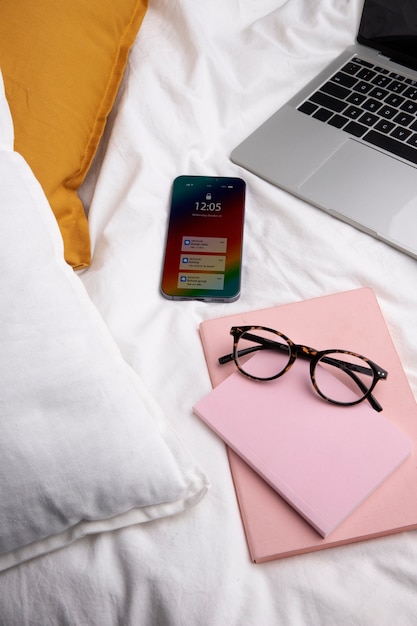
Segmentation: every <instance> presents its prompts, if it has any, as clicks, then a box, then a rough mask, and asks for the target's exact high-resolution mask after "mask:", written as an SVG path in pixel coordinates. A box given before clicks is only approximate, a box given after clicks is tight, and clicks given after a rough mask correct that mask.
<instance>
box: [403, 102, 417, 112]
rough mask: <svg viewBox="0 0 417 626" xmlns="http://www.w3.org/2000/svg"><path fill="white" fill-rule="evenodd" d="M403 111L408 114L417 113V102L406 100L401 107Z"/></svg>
mask: <svg viewBox="0 0 417 626" xmlns="http://www.w3.org/2000/svg"><path fill="white" fill-rule="evenodd" d="M400 109H401V111H406V112H407V113H411V115H414V113H417V102H413V101H412V100H406V101H405V102H404V104H402V105H401V106H400Z"/></svg>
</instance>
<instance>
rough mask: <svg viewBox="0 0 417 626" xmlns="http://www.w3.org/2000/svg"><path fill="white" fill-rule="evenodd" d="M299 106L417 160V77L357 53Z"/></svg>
mask: <svg viewBox="0 0 417 626" xmlns="http://www.w3.org/2000/svg"><path fill="white" fill-rule="evenodd" d="M298 110H299V111H301V112H303V113H306V114H307V115H311V116H312V117H314V118H316V119H317V120H320V121H322V122H325V123H326V124H330V125H331V126H335V127H336V128H340V129H342V130H344V131H346V132H347V133H349V134H350V135H353V136H354V137H361V138H362V139H363V140H364V141H366V142H368V143H370V144H372V145H374V146H376V147H378V148H382V149H384V150H387V152H390V153H391V154H394V155H396V156H398V157H401V158H403V159H406V160H408V161H411V162H412V163H415V164H417V81H413V80H411V79H410V78H407V77H405V76H402V75H401V74H394V73H393V72H389V71H388V70H386V69H385V68H382V67H379V66H377V65H373V64H372V63H369V62H368V61H364V60H363V59H360V58H359V57H354V58H353V59H352V60H351V61H349V62H348V63H346V65H344V66H343V67H342V68H341V69H340V70H339V71H338V72H336V73H335V74H334V75H333V76H332V77H331V78H330V80H329V81H327V82H326V83H325V84H324V85H322V86H321V87H320V89H318V90H317V91H316V92H314V93H313V94H312V95H311V96H310V97H309V98H308V100H306V101H305V102H303V104H301V105H300V106H299V107H298Z"/></svg>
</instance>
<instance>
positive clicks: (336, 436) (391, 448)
mask: <svg viewBox="0 0 417 626" xmlns="http://www.w3.org/2000/svg"><path fill="white" fill-rule="evenodd" d="M264 356H265V355H264V354H259V353H258V354H256V355H254V356H253V357H252V359H251V360H252V361H253V360H256V359H262V360H263V359H264ZM384 382H385V381H384ZM308 383H309V363H308V362H305V361H303V360H302V359H298V360H297V361H296V363H295V364H294V365H293V367H292V368H291V370H290V371H289V372H288V373H287V374H285V376H283V377H282V378H279V379H277V380H274V381H269V382H256V381H252V380H249V379H248V378H245V377H244V376H242V374H240V373H239V372H235V373H233V374H231V376H229V377H228V378H226V380H225V381H223V382H222V383H220V384H219V385H218V386H217V387H216V388H215V389H214V390H213V391H212V392H211V393H210V394H209V395H208V396H206V397H205V398H204V399H203V400H201V401H200V402H198V403H197V404H196V406H195V407H194V411H195V413H196V414H197V415H198V417H200V418H201V419H202V420H203V421H204V422H206V424H208V426H210V428H212V429H213V430H214V431H215V432H216V433H217V434H218V435H219V436H220V437H221V438H222V439H223V440H224V441H225V442H226V443H227V444H228V445H229V446H230V447H231V448H232V449H233V450H234V451H235V452H236V453H237V454H239V456H241V457H242V459H244V460H245V461H246V462H247V463H248V465H250V466H251V467H252V468H253V469H254V470H255V471H256V472H257V473H258V474H259V475H260V476H261V477H262V478H263V479H264V480H266V482H267V483H268V484H269V485H271V487H273V488H274V489H275V491H277V492H278V493H279V494H280V496H281V497H282V498H284V499H285V500H286V501H287V502H288V504H290V505H291V506H292V507H293V508H294V509H295V510H296V511H297V512H298V513H299V514H300V515H302V516H303V517H304V519H306V520H307V521H308V522H309V523H310V524H311V525H312V526H313V528H315V529H316V530H317V532H318V533H320V535H322V537H327V535H329V534H330V533H331V532H332V531H333V530H334V529H335V528H336V527H337V526H339V524H340V523H341V522H343V520H345V519H346V518H347V517H348V515H350V513H352V511H353V510H354V509H356V507H357V506H359V504H361V502H363V501H364V500H365V498H367V497H368V496H369V495H370V494H371V493H372V492H373V491H374V490H375V489H376V488H377V487H378V486H379V485H380V484H381V483H382V482H383V481H384V480H386V478H387V477H388V476H389V475H390V474H391V473H392V472H393V471H394V470H395V469H397V467H398V466H399V465H400V464H401V463H402V462H403V461H404V460H405V459H406V458H407V457H408V456H409V454H410V452H411V442H410V440H409V438H408V437H407V436H406V435H404V433H402V432H401V431H400V430H398V428H396V427H395V426H394V425H393V424H392V423H391V422H390V421H388V420H387V419H385V418H384V417H383V415H382V413H377V412H376V411H374V409H372V408H371V407H370V406H369V404H368V403H367V402H362V403H361V404H357V405H354V406H351V407H341V406H337V405H336V406H335V405H333V404H329V403H327V402H325V401H323V400H322V399H321V398H320V397H319V396H318V395H316V394H315V392H314V390H313V387H312V386H309V385H308Z"/></svg>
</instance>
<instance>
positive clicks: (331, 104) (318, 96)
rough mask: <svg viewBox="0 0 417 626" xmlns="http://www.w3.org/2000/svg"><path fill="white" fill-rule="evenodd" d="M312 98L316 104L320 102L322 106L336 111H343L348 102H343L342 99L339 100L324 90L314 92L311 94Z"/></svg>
mask: <svg viewBox="0 0 417 626" xmlns="http://www.w3.org/2000/svg"><path fill="white" fill-rule="evenodd" d="M310 100H311V101H312V102H314V103H315V104H319V105H320V106H322V107H325V108H326V109H330V111H334V112H335V113H341V112H342V111H343V109H345V108H346V107H347V104H346V102H343V101H342V100H337V99H336V98H333V97H332V96H328V95H327V94H326V93H323V92H322V91H317V92H316V93H314V94H313V95H312V96H311V98H310Z"/></svg>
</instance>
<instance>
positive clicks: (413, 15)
mask: <svg viewBox="0 0 417 626" xmlns="http://www.w3.org/2000/svg"><path fill="white" fill-rule="evenodd" d="M358 42H359V43H362V44H364V45H367V46H370V47H371V48H376V49H377V50H380V51H381V52H382V53H383V54H384V55H385V56H388V57H390V58H391V59H392V60H395V61H399V62H400V63H402V64H404V65H408V66H410V67H413V68H415V69H417V2H416V0H365V3H364V7H363V12H362V19H361V23H360V26H359V33H358Z"/></svg>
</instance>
